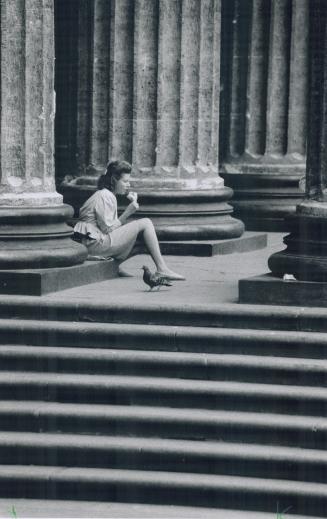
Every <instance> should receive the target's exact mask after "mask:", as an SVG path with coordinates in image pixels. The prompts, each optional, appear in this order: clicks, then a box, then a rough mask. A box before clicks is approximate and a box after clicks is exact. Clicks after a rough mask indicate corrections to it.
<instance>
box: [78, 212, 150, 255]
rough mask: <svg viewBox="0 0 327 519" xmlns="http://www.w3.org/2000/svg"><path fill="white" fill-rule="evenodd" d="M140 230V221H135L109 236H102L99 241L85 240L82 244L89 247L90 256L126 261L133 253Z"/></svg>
mask: <svg viewBox="0 0 327 519" xmlns="http://www.w3.org/2000/svg"><path fill="white" fill-rule="evenodd" d="M140 230H141V225H140V220H134V221H133V222H129V223H126V224H124V225H122V226H121V227H118V228H117V229H114V230H113V231H111V232H110V233H109V234H102V236H101V237H99V238H98V239H90V238H84V239H83V240H82V243H83V244H84V245H85V246H86V247H87V249H88V252H89V256H101V257H102V258H104V259H108V258H115V259H118V260H125V259H126V258H128V256H129V255H130V253H131V252H132V249H133V247H134V245H135V242H136V239H137V236H138V234H139V232H140Z"/></svg>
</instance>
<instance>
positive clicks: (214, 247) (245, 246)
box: [160, 232, 267, 257]
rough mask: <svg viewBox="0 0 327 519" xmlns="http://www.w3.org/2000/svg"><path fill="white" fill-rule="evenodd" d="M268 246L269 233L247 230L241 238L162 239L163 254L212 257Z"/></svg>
mask: <svg viewBox="0 0 327 519" xmlns="http://www.w3.org/2000/svg"><path fill="white" fill-rule="evenodd" d="M266 246H267V234H265V233H259V232H245V233H244V234H243V235H242V236H241V237H240V238H231V239H228V240H204V241H202V240H201V241H200V240H199V241H194V240H182V241H161V240H160V247H161V250H162V252H163V254H171V255H176V256H202V257H211V256H216V255H220V254H232V253H234V252H250V251H255V250H260V249H264V248H265V247H266Z"/></svg>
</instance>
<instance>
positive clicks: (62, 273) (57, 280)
mask: <svg viewBox="0 0 327 519" xmlns="http://www.w3.org/2000/svg"><path fill="white" fill-rule="evenodd" d="M117 276H118V264H117V262H115V261H114V260H109V261H87V262H85V263H84V264H83V265H74V266H71V267H63V268H49V269H33V270H28V269H24V270H10V271H9V270H0V294H18V295H31V296H42V295H43V294H48V293H50V292H58V291H60V290H66V289H68V288H73V287H78V286H81V285H87V284H89V283H97V282H98V281H105V280H107V279H112V278H115V277H117Z"/></svg>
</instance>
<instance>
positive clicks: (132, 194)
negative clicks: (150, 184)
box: [127, 191, 137, 202]
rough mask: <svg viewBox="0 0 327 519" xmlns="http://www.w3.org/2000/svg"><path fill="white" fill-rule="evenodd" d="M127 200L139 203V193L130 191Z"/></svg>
mask: <svg viewBox="0 0 327 519" xmlns="http://www.w3.org/2000/svg"><path fill="white" fill-rule="evenodd" d="M127 198H128V200H130V202H137V193H135V191H130V192H129V193H128V195H127Z"/></svg>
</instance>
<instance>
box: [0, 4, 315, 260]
mask: <svg viewBox="0 0 327 519" xmlns="http://www.w3.org/2000/svg"><path fill="white" fill-rule="evenodd" d="M314 8H315V4H314V2H309V0H233V1H227V0H178V1H176V0H78V1H77V0H54V1H52V0H25V1H22V0H20V1H18V0H10V1H9V0H4V1H3V2H2V3H1V128H2V132H1V171H2V174H1V186H0V189H1V199H0V205H1V214H0V223H1V219H2V223H1V228H2V232H1V234H0V239H1V240H2V241H3V243H4V247H3V248H2V250H3V252H2V253H1V254H2V255H3V260H2V261H3V263H2V266H3V267H4V268H7V266H8V265H12V263H11V262H12V261H13V258H14V257H15V261H14V265H15V267H14V268H16V267H18V266H19V265H20V262H19V260H18V259H17V258H18V256H19V253H18V254H16V253H13V252H12V251H15V250H16V249H18V250H23V251H24V250H25V245H24V243H25V242H26V241H28V240H31V239H32V240H34V242H33V243H34V246H33V249H34V250H35V251H37V252H36V253H35V254H34V256H33V253H32V252H29V254H31V255H32V256H33V258H32V260H31V263H28V262H27V263H26V261H25V259H26V255H25V253H24V252H23V253H22V257H23V258H24V260H23V264H24V265H25V264H28V265H32V264H34V263H35V262H36V264H38V265H43V263H42V261H41V263H40V261H39V260H36V258H40V257H41V256H42V251H44V250H45V251H46V250H49V249H50V250H52V249H53V250H56V251H59V250H62V254H61V255H60V254H59V252H56V253H55V256H56V261H57V262H58V264H59V265H65V264H74V262H77V263H78V262H81V261H83V258H84V257H85V251H83V250H82V249H81V248H80V247H79V246H77V245H75V244H74V245H72V244H71V243H70V239H69V236H70V234H69V229H68V228H67V226H66V224H65V221H66V220H67V218H69V217H70V215H71V209H70V208H69V207H68V206H67V205H65V204H63V200H64V201H65V202H67V203H68V204H70V205H73V206H74V207H75V209H77V208H78V207H79V206H80V205H81V203H82V201H83V200H84V199H85V198H86V197H87V196H88V195H89V194H90V193H91V192H92V190H94V189H95V185H96V179H97V176H98V175H99V174H100V173H101V172H102V171H103V169H104V167H105V165H106V162H107V160H108V159H109V158H111V157H121V158H123V159H126V160H129V161H131V162H132V163H133V182H134V187H135V188H136V189H137V190H138V191H139V193H140V198H141V207H142V211H141V212H140V216H145V215H146V216H151V217H152V218H153V220H154V222H155V224H156V226H157V229H158V232H159V234H160V236H161V237H162V238H169V239H173V240H179V239H199V240H203V239H222V238H234V237H239V236H241V235H242V233H243V231H244V224H243V222H242V221H241V220H244V221H245V222H246V224H247V225H248V226H249V228H254V229H256V228H264V229H272V228H273V229H278V230H281V229H283V226H284V223H283V221H284V220H283V218H284V217H285V216H287V215H290V214H293V213H294V211H295V205H296V203H298V202H300V200H301V198H302V197H303V194H304V189H303V186H304V184H305V182H304V175H305V154H306V141H307V138H306V134H307V111H308V81H309V76H308V70H309V67H308V64H309V61H310V59H309V46H310V45H309V40H310V38H309V32H308V31H309V14H310V13H309V11H310V10H312V9H314ZM54 58H55V60H54ZM54 63H55V70H54ZM54 72H55V76H54ZM54 77H55V80H54ZM54 87H55V88H54ZM54 90H55V91H56V99H55V95H54ZM55 106H56V116H55ZM54 123H55V126H56V128H55V142H54V134H53V129H54ZM54 151H55V159H56V168H55V167H54V162H53V153H54ZM55 170H56V173H55ZM55 175H56V176H55ZM229 186H231V187H232V188H233V189H234V197H233V190H232V189H231V187H229ZM56 189H57V191H59V192H60V193H61V194H60V195H59V194H58V192H57V191H56ZM62 195H63V197H64V198H62ZM232 197H233V198H232ZM231 202H232V204H233V205H234V207H235V210H236V216H240V217H241V220H239V219H238V218H237V217H236V218H235V217H234V216H233V208H232V205H231ZM26 211H27V212H26ZM40 214H42V215H43V216H44V218H43V219H42V225H41V226H40V221H41V220H40V218H39V216H40ZM27 216H28V218H27ZM27 221H28V222H29V223H28V225H26V222H27ZM17 222H19V226H20V231H19V233H17V232H16V225H17ZM47 222H49V223H47ZM44 226H48V228H47V230H45V227H44ZM47 240H55V241H54V243H55V245H56V246H55V247H52V246H51V244H50V242H49V241H47ZM29 249H30V247H27V250H29ZM6 251H10V252H6ZM44 254H45V257H48V256H49V254H48V253H47V252H44ZM57 256H58V258H57ZM59 256H60V258H61V259H60V258H59ZM64 257H65V258H69V259H67V260H65V259H63V258H64ZM8 258H9V259H8ZM44 265H46V266H48V265H52V262H51V261H50V262H48V260H46V259H45V260H44ZM0 266H1V265H0Z"/></svg>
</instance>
